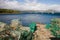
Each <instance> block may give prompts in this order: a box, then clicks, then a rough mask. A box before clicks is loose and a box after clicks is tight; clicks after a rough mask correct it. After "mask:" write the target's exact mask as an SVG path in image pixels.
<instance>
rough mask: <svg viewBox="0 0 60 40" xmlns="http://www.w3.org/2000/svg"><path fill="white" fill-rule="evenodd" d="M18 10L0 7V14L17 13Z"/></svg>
mask: <svg viewBox="0 0 60 40" xmlns="http://www.w3.org/2000/svg"><path fill="white" fill-rule="evenodd" d="M18 13H20V11H18V10H12V9H0V14H18Z"/></svg>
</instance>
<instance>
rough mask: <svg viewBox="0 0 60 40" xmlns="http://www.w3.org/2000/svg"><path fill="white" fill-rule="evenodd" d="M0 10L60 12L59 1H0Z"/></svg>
mask: <svg viewBox="0 0 60 40" xmlns="http://www.w3.org/2000/svg"><path fill="white" fill-rule="evenodd" d="M0 8H5V9H16V10H39V11H41V10H43V11H45V10H49V9H50V10H56V11H60V0H0Z"/></svg>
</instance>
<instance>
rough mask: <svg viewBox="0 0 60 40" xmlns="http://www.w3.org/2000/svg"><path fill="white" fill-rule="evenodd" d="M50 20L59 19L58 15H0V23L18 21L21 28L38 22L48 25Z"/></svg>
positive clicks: (59, 15)
mask: <svg viewBox="0 0 60 40" xmlns="http://www.w3.org/2000/svg"><path fill="white" fill-rule="evenodd" d="M52 18H60V14H44V13H43V14H40V13H33V14H32V13H31V14H29V13H23V14H12V15H11V14H10V15H9V14H5V15H4V14H0V22H5V23H7V24H10V22H11V20H12V19H20V22H21V23H22V25H23V26H28V25H29V24H30V23H31V22H40V23H43V24H49V23H50V20H51V19H52Z"/></svg>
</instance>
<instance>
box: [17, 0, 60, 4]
mask: <svg viewBox="0 0 60 40" xmlns="http://www.w3.org/2000/svg"><path fill="white" fill-rule="evenodd" d="M17 1H19V2H23V3H24V2H25V0H17ZM30 1H32V0H30ZM37 2H39V3H45V4H60V0H37Z"/></svg>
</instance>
